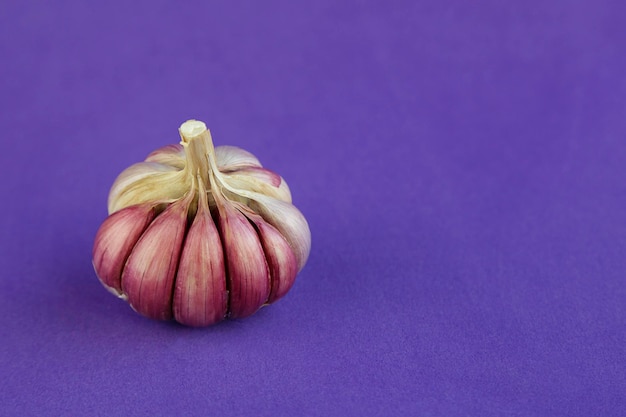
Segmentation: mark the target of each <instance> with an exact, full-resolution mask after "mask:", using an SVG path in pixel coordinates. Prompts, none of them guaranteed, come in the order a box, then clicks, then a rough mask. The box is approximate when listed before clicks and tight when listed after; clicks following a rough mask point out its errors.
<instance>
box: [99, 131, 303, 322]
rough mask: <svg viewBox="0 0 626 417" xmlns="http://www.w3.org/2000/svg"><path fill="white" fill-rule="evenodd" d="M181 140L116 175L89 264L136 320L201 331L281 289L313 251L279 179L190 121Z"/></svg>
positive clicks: (273, 297)
mask: <svg viewBox="0 0 626 417" xmlns="http://www.w3.org/2000/svg"><path fill="white" fill-rule="evenodd" d="M179 132H180V137H181V142H180V144H176V145H167V146H164V147H162V148H159V149H157V150H155V151H154V152H152V153H150V154H149V155H148V157H147V158H146V159H145V161H143V162H139V163H137V164H134V165H132V166H130V167H129V168H127V169H126V170H124V171H123V172H122V173H121V174H120V175H119V176H118V177H117V179H116V180H115V182H114V183H113V186H112V187H111V191H110V193H109V200H108V209H109V217H108V218H107V219H106V220H105V221H104V222H103V224H102V225H101V226H100V229H99V230H98V233H97V234H96V239H95V243H94V249H93V264H94V268H95V271H96V274H97V275H98V278H99V279H100V281H101V282H102V284H103V285H104V286H105V287H106V288H107V289H109V291H111V292H112V293H114V294H115V295H117V296H118V297H120V298H122V299H125V300H127V301H128V303H129V304H130V305H131V307H132V308H133V309H134V310H136V311H137V312H139V313H140V314H142V315H144V316H146V317H150V318H153V319H158V320H170V319H174V320H176V321H178V322H179V323H182V324H184V325H188V326H197V327H200V326H208V325H212V324H215V323H217V322H220V321H222V320H224V319H226V318H244V317H248V316H250V315H252V314H254V313H255V312H256V311H257V310H258V309H259V308H261V307H262V306H264V305H268V304H271V303H273V302H275V301H277V300H279V299H280V298H282V297H283V296H285V294H286V293H287V292H288V291H289V289H290V288H291V287H292V286H293V284H294V282H295V278H296V275H297V274H298V272H300V270H302V268H303V267H304V265H305V263H306V261H307V259H308V256H309V252H310V249H311V233H310V230H309V226H308V224H307V221H306V219H305V218H304V216H303V215H302V213H300V211H299V210H298V209H297V208H296V207H295V206H294V205H293V204H292V197H291V191H290V189H289V187H288V186H287V183H286V182H285V180H284V179H283V178H282V177H281V176H280V175H278V174H276V173H275V172H273V171H270V170H268V169H266V168H264V167H263V166H262V165H261V163H260V162H259V160H258V159H257V158H256V157H255V156H254V155H252V154H251V153H250V152H247V151H245V150H243V149H240V148H237V147H234V146H218V147H216V148H214V147H213V142H212V139H211V134H210V132H209V131H208V130H207V128H206V126H205V124H204V123H202V122H199V121H196V120H189V121H187V122H185V123H183V124H182V125H181V127H180V129H179Z"/></svg>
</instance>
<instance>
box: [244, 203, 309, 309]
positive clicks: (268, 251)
mask: <svg viewBox="0 0 626 417" xmlns="http://www.w3.org/2000/svg"><path fill="white" fill-rule="evenodd" d="M244 215H245V216H246V217H248V218H249V219H250V221H252V222H253V223H254V225H255V226H256V229H257V231H258V234H259V238H260V240H261V245H262V246H263V251H264V253H265V260H266V261H267V265H268V267H269V270H270V278H271V290H270V295H269V297H268V299H267V303H268V304H271V303H273V302H275V301H277V300H278V299H280V298H282V297H283V296H284V295H285V294H287V292H288V291H289V290H290V289H291V287H292V286H293V284H294V282H295V280H296V275H297V273H298V261H297V259H296V256H295V254H294V252H293V249H291V246H290V245H289V243H288V242H287V240H285V238H284V237H283V235H281V234H280V232H279V231H278V230H277V229H276V228H275V227H274V226H272V225H270V224H269V223H267V222H266V221H265V220H263V218H262V217H261V216H259V215H257V214H254V212H252V211H251V210H250V209H248V208H247V207H246V208H244Z"/></svg>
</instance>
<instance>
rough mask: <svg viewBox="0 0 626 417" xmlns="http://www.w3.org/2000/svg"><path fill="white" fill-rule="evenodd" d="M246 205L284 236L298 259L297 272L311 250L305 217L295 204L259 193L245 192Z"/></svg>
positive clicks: (309, 233) (309, 234)
mask: <svg viewBox="0 0 626 417" xmlns="http://www.w3.org/2000/svg"><path fill="white" fill-rule="evenodd" d="M246 197H248V198H249V199H250V201H249V203H248V206H249V207H250V208H251V209H252V210H253V211H255V212H257V213H259V214H260V215H261V217H263V219H265V221H267V222H268V223H269V224H271V225H272V226H274V227H275V228H276V229H278V231H279V232H280V233H281V234H282V235H283V236H284V237H285V240H286V241H287V242H288V243H289V245H290V246H291V248H292V249H293V252H294V255H295V256H296V260H297V261H298V272H300V271H301V270H302V268H303V267H304V264H306V261H307V259H308V258H309V253H310V252H311V231H310V229H309V224H308V223H307V221H306V219H305V218H304V216H303V215H302V213H300V210H298V209H297V208H296V207H295V206H293V205H292V204H289V203H287V202H285V201H280V200H277V199H275V198H271V197H267V196H265V195H262V194H259V193H250V194H246Z"/></svg>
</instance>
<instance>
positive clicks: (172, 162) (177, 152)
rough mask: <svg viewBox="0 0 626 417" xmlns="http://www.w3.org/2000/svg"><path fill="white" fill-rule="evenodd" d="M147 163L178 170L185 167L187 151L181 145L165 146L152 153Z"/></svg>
mask: <svg viewBox="0 0 626 417" xmlns="http://www.w3.org/2000/svg"><path fill="white" fill-rule="evenodd" d="M145 162H155V163H157V164H163V165H169V166H172V167H174V168H177V169H183V168H184V167H185V150H184V149H183V146H182V145H181V144H179V143H176V144H172V145H166V146H163V147H161V148H159V149H157V150H155V151H152V152H150V154H149V155H148V156H147V157H146V160H145Z"/></svg>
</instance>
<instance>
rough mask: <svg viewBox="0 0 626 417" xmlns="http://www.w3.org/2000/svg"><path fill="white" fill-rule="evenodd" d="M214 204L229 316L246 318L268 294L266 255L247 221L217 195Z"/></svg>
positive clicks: (265, 299)
mask: <svg viewBox="0 0 626 417" xmlns="http://www.w3.org/2000/svg"><path fill="white" fill-rule="evenodd" d="M216 203H217V208H218V210H217V212H218V225H219V229H220V232H221V233H220V234H221V236H222V244H223V245H224V255H225V258H226V271H227V282H228V290H229V297H230V305H229V314H230V317H232V318H243V317H248V316H250V315H252V314H254V313H255V312H256V311H257V310H258V309H259V308H260V307H261V306H262V305H263V304H264V303H265V302H266V301H267V299H268V297H269V294H270V277H269V269H268V266H267V262H266V261H265V254H264V252H263V247H262V246H261V242H260V241H259V237H258V236H257V233H256V231H255V230H254V227H253V226H252V225H251V224H250V222H249V221H248V219H247V218H246V217H245V216H244V215H243V214H241V213H240V212H239V211H238V210H237V209H235V208H234V207H233V206H232V205H231V203H230V202H228V201H226V200H225V199H224V198H223V197H221V196H219V195H216Z"/></svg>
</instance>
